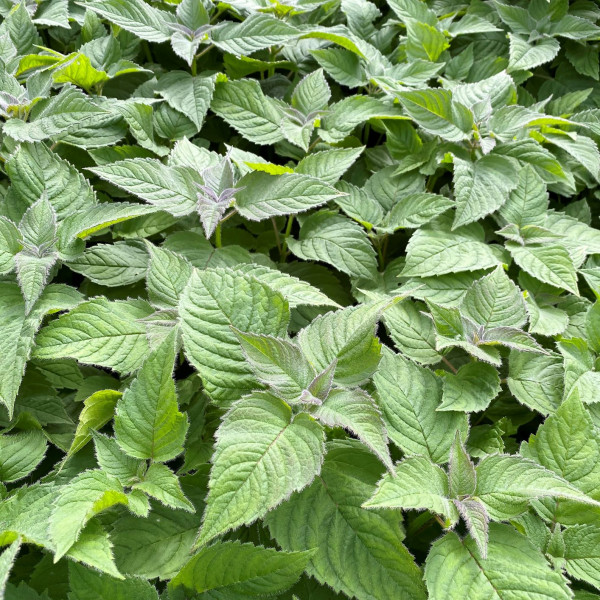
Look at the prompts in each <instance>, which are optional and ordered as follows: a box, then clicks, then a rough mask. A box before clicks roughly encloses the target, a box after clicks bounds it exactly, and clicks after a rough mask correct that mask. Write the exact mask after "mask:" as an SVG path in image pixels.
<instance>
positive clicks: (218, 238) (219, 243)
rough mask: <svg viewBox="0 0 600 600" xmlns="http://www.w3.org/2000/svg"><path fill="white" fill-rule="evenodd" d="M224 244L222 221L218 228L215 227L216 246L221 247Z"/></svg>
mask: <svg viewBox="0 0 600 600" xmlns="http://www.w3.org/2000/svg"><path fill="white" fill-rule="evenodd" d="M222 245H223V243H222V240H221V223H219V224H218V225H217V228H216V229H215V247H216V248H221V247H222Z"/></svg>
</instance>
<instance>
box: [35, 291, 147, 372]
mask: <svg viewBox="0 0 600 600" xmlns="http://www.w3.org/2000/svg"><path fill="white" fill-rule="evenodd" d="M151 312H152V310H151V308H150V306H149V305H148V304H146V303H145V302H143V301H141V300H138V301H135V302H132V301H129V302H124V301H113V302H111V301H108V300H106V299H105V298H97V299H95V300H90V301H89V302H84V303H83V304H80V305H79V306H78V307H77V308H74V309H73V310H71V311H70V312H68V313H66V314H64V315H62V316H60V317H59V318H58V319H56V320H55V321H52V322H51V323H49V324H48V325H47V326H46V327H44V328H43V329H42V331H40V333H39V335H38V336H37V339H36V347H35V350H34V356H35V357H36V358H40V359H55V358H75V359H77V360H78V361H80V362H82V363H86V364H94V365H100V366H103V367H108V368H110V369H114V370H115V371H117V372H119V373H131V372H132V371H135V370H136V369H137V368H138V367H140V365H141V364H142V362H143V360H144V359H145V357H146V355H147V354H148V341H147V340H146V328H145V326H144V324H143V323H141V322H140V321H139V319H143V318H144V317H147V316H148V315H149V314H150V313H151Z"/></svg>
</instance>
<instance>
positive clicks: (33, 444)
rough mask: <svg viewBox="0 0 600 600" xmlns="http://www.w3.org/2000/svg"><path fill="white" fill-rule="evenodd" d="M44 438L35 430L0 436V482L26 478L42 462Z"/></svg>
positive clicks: (44, 445) (44, 452)
mask: <svg viewBox="0 0 600 600" xmlns="http://www.w3.org/2000/svg"><path fill="white" fill-rule="evenodd" d="M46 446H47V445H46V438H45V437H44V435H43V434H42V432H41V431H37V430H35V429H33V430H31V431H23V432H21V433H14V434H8V435H6V434H3V435H0V480H1V481H2V482H6V483H8V482H12V481H18V480H19V479H23V477H26V476H27V475H28V474H29V473H31V471H33V470H34V469H35V468H36V467H37V466H38V464H39V463H40V462H41V461H42V460H43V458H44V456H45V454H46Z"/></svg>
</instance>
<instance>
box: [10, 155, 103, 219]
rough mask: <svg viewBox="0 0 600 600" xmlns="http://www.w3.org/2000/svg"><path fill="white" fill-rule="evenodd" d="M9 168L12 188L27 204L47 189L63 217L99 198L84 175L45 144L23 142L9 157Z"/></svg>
mask: <svg viewBox="0 0 600 600" xmlns="http://www.w3.org/2000/svg"><path fill="white" fill-rule="evenodd" d="M6 172H7V173H8V176H9V177H10V181H11V185H12V189H13V190H14V191H15V193H16V194H18V196H19V198H21V199H22V200H23V201H25V202H26V203H27V204H29V205H31V204H33V203H34V202H37V200H38V199H39V198H40V197H41V196H42V194H43V193H44V192H45V193H46V196H47V198H48V201H49V202H50V204H52V206H53V207H54V210H55V211H56V214H57V216H58V218H59V219H60V220H62V219H64V218H65V217H66V216H67V215H68V214H70V213H72V212H75V211H78V210H86V209H89V208H91V206H92V205H93V204H94V203H95V201H96V199H95V195H94V191H93V190H92V187H91V186H90V184H89V183H88V182H87V181H86V180H85V178H84V177H83V175H82V174H81V173H79V172H78V171H77V170H76V169H75V167H73V166H72V165H71V164H69V163H68V162H67V161H66V160H64V159H62V158H60V157H59V156H58V155H57V154H56V153H55V152H52V150H50V148H48V147H47V146H46V145H45V144H28V143H24V144H21V145H20V146H19V147H18V149H17V150H16V151H15V152H14V153H13V154H11V156H10V158H9V159H8V160H7V161H6Z"/></svg>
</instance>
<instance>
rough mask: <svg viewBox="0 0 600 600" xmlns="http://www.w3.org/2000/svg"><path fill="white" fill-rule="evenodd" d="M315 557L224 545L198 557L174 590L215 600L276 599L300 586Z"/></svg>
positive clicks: (183, 571)
mask: <svg viewBox="0 0 600 600" xmlns="http://www.w3.org/2000/svg"><path fill="white" fill-rule="evenodd" d="M311 554H312V552H311V551H308V550H307V551H305V552H280V551H277V550H275V549H274V548H264V547H262V546H254V545H252V544H241V543H240V542H238V541H232V542H220V543H217V544H213V545H212V546H209V547H208V548H203V549H202V550H200V552H198V554H196V555H194V556H193V557H192V558H191V559H190V561H189V562H188V563H187V564H186V565H185V566H184V567H183V568H182V569H181V571H179V573H178V574H177V575H176V576H175V577H174V578H173V580H172V582H171V586H173V587H177V586H184V587H186V588H187V589H188V590H191V591H194V592H198V593H204V594H207V593H208V594H210V596H212V597H214V598H225V597H227V596H230V597H244V598H257V597H259V596H260V597H264V596H267V597H273V596H274V595H276V594H278V593H280V592H283V591H284V590H286V589H287V588H289V587H291V586H292V585H293V584H294V583H296V581H297V580H298V579H299V577H300V575H301V574H302V572H303V571H304V568H305V567H306V564H307V563H308V561H309V560H310V557H311ZM215 567H216V568H215Z"/></svg>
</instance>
